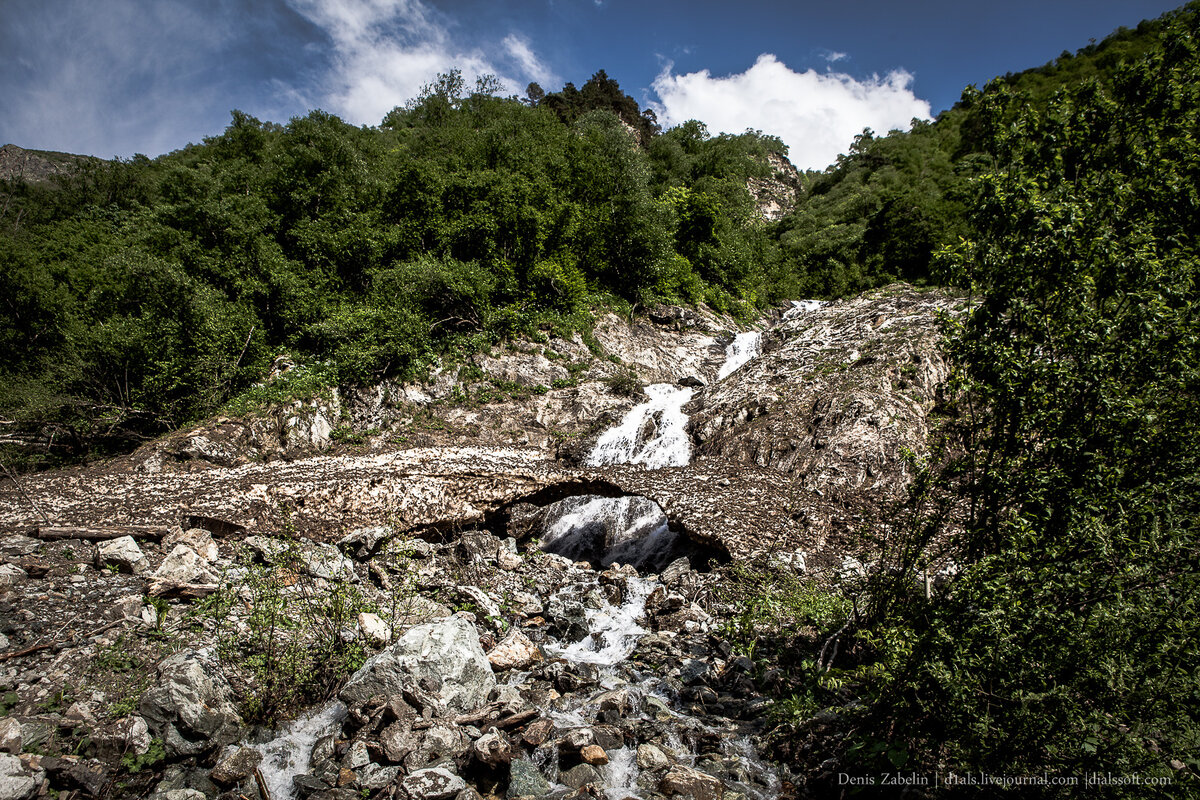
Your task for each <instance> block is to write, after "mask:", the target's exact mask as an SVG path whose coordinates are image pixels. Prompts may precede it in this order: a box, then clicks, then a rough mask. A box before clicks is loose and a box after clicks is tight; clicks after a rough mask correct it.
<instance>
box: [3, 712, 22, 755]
mask: <svg viewBox="0 0 1200 800" xmlns="http://www.w3.org/2000/svg"><path fill="white" fill-rule="evenodd" d="M0 751H3V752H5V753H13V754H14V755H15V754H17V753H20V752H21V723H19V722H17V721H16V720H15V719H13V718H12V717H5V718H4V719H0Z"/></svg>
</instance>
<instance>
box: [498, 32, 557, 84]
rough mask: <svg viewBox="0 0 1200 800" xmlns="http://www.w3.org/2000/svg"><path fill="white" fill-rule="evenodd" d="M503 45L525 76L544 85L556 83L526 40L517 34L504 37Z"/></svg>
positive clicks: (551, 73)
mask: <svg viewBox="0 0 1200 800" xmlns="http://www.w3.org/2000/svg"><path fill="white" fill-rule="evenodd" d="M503 45H504V49H505V51H507V53H508V55H509V57H510V58H511V59H512V60H513V61H514V62H515V63H516V64H517V66H519V67H520V68H521V71H522V72H523V73H524V74H525V75H527V76H528V77H530V78H532V79H533V80H535V81H537V82H538V83H542V84H551V83H554V82H556V80H557V79H556V77H555V75H554V73H553V72H552V71H551V70H550V68H549V67H547V66H546V65H545V64H544V63H543V62H542V60H541V59H540V58H538V57H537V55H535V54H534V52H533V50H532V49H531V48H530V47H529V42H528V41H527V40H526V39H524V38H522V37H520V36H517V35H516V34H509V35H508V36H505V37H504V42H503Z"/></svg>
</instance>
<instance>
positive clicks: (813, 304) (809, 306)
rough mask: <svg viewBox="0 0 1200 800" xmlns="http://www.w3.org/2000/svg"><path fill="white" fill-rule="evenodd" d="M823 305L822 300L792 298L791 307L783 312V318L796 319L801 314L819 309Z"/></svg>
mask: <svg viewBox="0 0 1200 800" xmlns="http://www.w3.org/2000/svg"><path fill="white" fill-rule="evenodd" d="M823 305H825V301H824V300H793V301H792V307H791V308H789V309H788V310H787V311H785V312H783V318H784V319H785V320H790V319H796V318H797V317H799V316H800V315H801V314H807V313H809V312H810V311H819V310H820V309H821V306H823Z"/></svg>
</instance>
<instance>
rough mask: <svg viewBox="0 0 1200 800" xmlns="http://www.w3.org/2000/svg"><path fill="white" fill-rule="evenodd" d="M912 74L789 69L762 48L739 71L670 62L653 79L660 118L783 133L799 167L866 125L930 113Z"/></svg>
mask: <svg viewBox="0 0 1200 800" xmlns="http://www.w3.org/2000/svg"><path fill="white" fill-rule="evenodd" d="M911 86H912V75H911V74H909V73H908V72H906V71H904V70H900V69H897V70H894V71H892V72H889V73H888V74H887V75H885V76H883V77H879V76H872V77H871V78H867V79H865V80H858V79H856V78H854V77H851V76H850V75H846V74H842V73H837V72H825V73H820V72H817V71H815V70H811V69H810V70H807V71H805V72H794V71H792V70H791V69H789V68H788V67H787V66H786V65H785V64H783V63H782V62H780V61H779V60H778V59H776V58H775V56H773V55H770V54H763V55H761V56H759V57H758V60H757V61H755V63H754V65H753V66H752V67H750V69H748V70H746V71H745V72H742V73H739V74H736V75H729V76H726V77H714V76H713V75H711V74H710V73H709V71H708V70H703V71H700V72H692V73H688V74H686V75H675V74H673V72H672V68H671V66H670V65H668V66H667V67H666V68H665V69H664V70H663V71H662V72H661V73H659V75H658V77H657V78H656V79H655V80H654V83H653V89H654V91H655V92H656V93H657V95H658V98H659V102H657V103H654V104H653V105H654V106H655V112H656V113H657V114H658V118H659V120H660V121H661V122H663V123H665V124H667V125H677V124H679V123H681V122H685V121H686V120H689V119H698V120H700V121H702V122H704V123H705V124H706V125H707V126H708V127H709V129H710V130H713V131H714V132H716V131H720V132H724V133H741V132H742V131H744V130H746V129H747V128H756V129H760V130H762V131H763V132H765V133H770V134H774V135H776V136H779V137H780V138H782V139H783V141H784V143H785V144H787V146H788V149H789V151H790V156H791V160H792V162H793V163H794V164H796V166H797V167H800V168H801V169H823V168H824V167H825V166H827V165H829V164H831V163H832V162H834V161H835V160H836V159H837V156H838V154H839V153H844V152H846V150H847V149H848V148H849V146H850V144H851V142H852V141H853V140H854V136H855V135H856V134H858V133H861V132H862V129H863V128H866V127H869V128H872V129H873V130H876V131H879V132H885V131H888V130H892V129H895V128H901V129H903V128H907V127H908V126H909V124H910V122H911V121H912V119H913V118H914V117H921V118H928V117H929V116H930V107H929V103H928V102H927V101H925V100H921V99H920V98H918V97H917V96H916V95H915V94H913V92H912V88H911Z"/></svg>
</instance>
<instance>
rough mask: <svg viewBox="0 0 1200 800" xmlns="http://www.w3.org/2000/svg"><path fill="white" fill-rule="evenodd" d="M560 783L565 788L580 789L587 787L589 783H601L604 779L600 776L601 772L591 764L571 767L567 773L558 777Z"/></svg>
mask: <svg viewBox="0 0 1200 800" xmlns="http://www.w3.org/2000/svg"><path fill="white" fill-rule="evenodd" d="M558 780H559V782H561V783H562V784H563V785H564V786H570V787H571V788H572V789H578V788H579V787H581V786H586V785H588V784H589V783H600V782H602V781H603V777H602V776H601V775H600V770H598V769H596V768H595V767H593V766H592V765H591V764H578V765H576V766H574V767H571V768H570V769H569V770H567V771H566V772H563V773H561V774H560V775H559V776H558Z"/></svg>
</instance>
